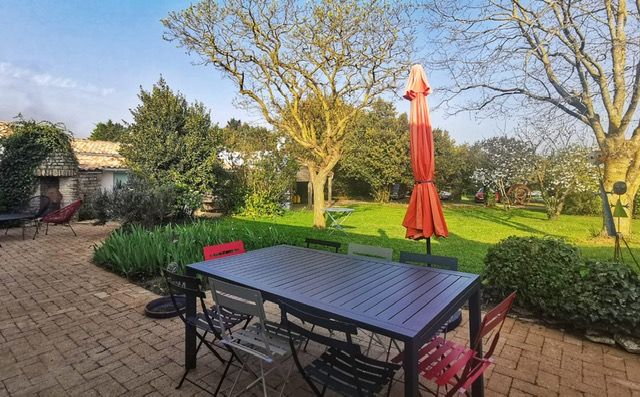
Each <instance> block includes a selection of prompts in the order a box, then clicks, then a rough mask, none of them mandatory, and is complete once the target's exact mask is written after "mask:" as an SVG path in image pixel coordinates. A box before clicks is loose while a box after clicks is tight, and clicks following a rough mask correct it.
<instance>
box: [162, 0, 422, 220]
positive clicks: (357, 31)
mask: <svg viewBox="0 0 640 397" xmlns="http://www.w3.org/2000/svg"><path fill="white" fill-rule="evenodd" d="M408 11H409V9H408V7H406V5H405V4H403V3H401V2H386V1H376V0H366V1H359V0H344V1H339V0H321V1H314V2H301V1H297V0H284V1H282V0H266V1H253V0H221V1H218V0H200V1H199V2H197V3H195V4H193V5H191V6H190V7H188V8H187V9H185V10H183V11H180V12H172V13H170V14H169V16H168V17H167V18H165V19H164V20H163V23H164V25H165V27H166V29H167V34H166V38H168V39H170V40H176V41H178V43H179V44H180V45H181V46H183V47H185V48H187V49H188V50H189V51H192V52H194V53H196V54H197V55H199V56H200V57H201V59H202V60H203V62H204V63H207V64H211V65H213V66H214V67H215V68H216V69H217V70H219V71H221V72H222V73H223V74H224V75H225V76H226V77H228V78H229V79H230V80H231V81H232V82H233V83H234V84H235V85H236V87H237V89H238V93H239V94H240V95H241V98H242V99H243V100H244V104H245V105H247V106H249V107H251V108H254V109H256V110H257V111H258V112H260V114H261V115H262V117H263V118H264V120H265V121H266V122H268V123H269V124H271V125H272V126H273V127H274V128H275V129H277V130H279V131H283V132H285V133H286V134H287V135H288V136H289V137H290V138H291V139H292V140H293V141H294V142H296V143H297V144H298V145H299V147H301V148H303V149H304V151H305V152H306V155H304V156H302V155H301V156H299V159H300V160H301V162H302V164H304V165H306V166H307V168H308V169H309V174H310V178H311V183H312V185H313V208H314V221H313V222H314V226H316V227H325V219H324V213H323V208H324V205H325V199H324V186H325V183H326V180H327V176H328V175H329V173H330V172H331V171H332V170H333V168H334V166H335V165H336V163H337V162H338V160H340V158H341V156H342V151H343V148H344V141H345V137H346V135H347V132H348V130H347V127H348V125H349V122H350V121H352V120H353V118H354V117H355V116H356V114H357V113H358V112H359V111H361V110H362V109H365V108H366V107H368V106H370V105H371V103H372V102H373V101H374V99H375V98H376V96H378V95H379V94H381V93H383V92H386V91H389V90H396V89H397V86H398V82H399V80H400V79H401V78H404V77H406V72H407V71H408V69H409V66H410V62H411V61H410V57H409V56H407V54H412V53H413V52H414V34H413V32H414V29H415V25H414V21H413V20H412V19H411V18H410V17H409V16H408V15H407V13H408ZM309 106H313V107H315V110H316V111H317V112H318V114H320V116H321V118H320V119H321V123H318V119H317V118H316V117H307V112H308V111H309Z"/></svg>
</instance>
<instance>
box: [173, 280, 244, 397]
mask: <svg viewBox="0 0 640 397" xmlns="http://www.w3.org/2000/svg"><path fill="white" fill-rule="evenodd" d="M162 276H163V277H164V279H165V281H166V283H167V288H168V290H169V294H170V296H171V301H172V302H173V306H174V308H175V309H176V311H177V313H178V315H179V316H180V319H181V320H182V322H184V323H185V324H188V325H191V326H194V327H195V328H196V337H197V338H198V339H199V340H200V343H198V346H197V348H196V354H198V351H199V350H200V347H202V345H203V344H204V345H205V346H207V348H209V350H211V352H212V353H213V355H214V356H215V357H216V358H217V359H218V360H220V362H221V363H223V364H224V363H225V362H226V361H227V360H225V359H224V358H222V356H221V355H220V353H219V352H218V350H225V349H224V348H223V347H219V346H218V345H216V340H222V333H223V332H225V330H229V329H232V328H233V327H235V326H236V325H238V324H239V323H241V322H242V321H245V319H246V317H242V316H237V315H236V314H234V313H228V312H226V311H225V312H224V321H225V323H224V325H223V326H220V322H219V321H220V320H219V316H218V309H215V310H212V309H208V308H207V306H206V303H205V301H204V300H205V298H206V293H205V291H204V290H203V289H202V288H201V283H200V279H198V278H197V277H189V276H182V275H179V274H176V273H173V272H170V271H168V270H163V271H162ZM187 294H193V295H195V296H196V298H197V299H198V300H200V305H201V308H202V311H200V312H197V313H196V315H195V316H194V317H186V316H185V314H184V310H183V309H184V308H183V307H180V305H178V302H177V298H178V297H179V296H184V295H187ZM223 311H224V310H223ZM209 334H212V335H213V340H211V341H207V340H206V338H207V336H208V335H209ZM233 354H234V353H233V351H231V355H232V357H233ZM229 361H231V359H229ZM188 373H189V369H188V368H187V369H185V371H184V375H182V379H180V383H178V386H176V389H179V388H180V387H182V384H183V383H184V381H185V380H186V381H188V382H189V383H192V384H193V385H195V386H197V387H199V388H200V389H202V390H204V391H206V392H207V393H210V392H209V391H208V390H207V389H205V388H204V387H202V386H200V385H199V384H197V383H195V382H194V381H192V380H191V379H188V378H187V374H188Z"/></svg>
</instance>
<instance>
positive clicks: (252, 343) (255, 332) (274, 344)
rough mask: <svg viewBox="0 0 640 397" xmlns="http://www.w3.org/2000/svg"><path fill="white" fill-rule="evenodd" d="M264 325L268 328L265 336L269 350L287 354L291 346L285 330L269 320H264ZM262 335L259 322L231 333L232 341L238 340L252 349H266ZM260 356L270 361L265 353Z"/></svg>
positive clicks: (262, 331) (281, 354) (279, 354)
mask: <svg viewBox="0 0 640 397" xmlns="http://www.w3.org/2000/svg"><path fill="white" fill-rule="evenodd" d="M265 326H266V328H267V330H268V331H267V333H266V334H267V335H266V336H267V338H268V342H269V349H270V350H271V352H272V353H274V354H276V355H278V356H280V357H284V356H287V355H289V354H290V353H291V347H290V345H289V338H288V337H287V335H286V330H284V329H281V327H280V326H279V324H276V323H271V322H266V324H265ZM263 335H264V330H263V329H262V327H261V325H260V324H259V323H256V324H251V325H250V326H249V327H247V328H246V329H239V330H237V331H233V333H232V337H233V341H234V342H239V343H240V344H242V345H245V346H247V347H250V348H252V349H258V350H260V351H266V346H265V342H264V340H263ZM223 343H224V342H223ZM260 358H262V359H263V360H265V361H268V362H270V361H271V358H270V357H269V356H268V355H267V354H263V355H262V356H261V357H260Z"/></svg>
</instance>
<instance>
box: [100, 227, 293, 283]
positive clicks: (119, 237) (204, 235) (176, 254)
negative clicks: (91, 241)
mask: <svg viewBox="0 0 640 397" xmlns="http://www.w3.org/2000/svg"><path fill="white" fill-rule="evenodd" d="M234 240H243V241H244V243H245V247H246V248H247V249H249V250H251V249H258V248H263V247H270V246H273V245H278V244H285V243H290V236H289V237H287V236H286V235H285V234H284V233H282V232H281V231H279V230H277V229H274V228H272V227H271V226H267V225H265V226H264V227H253V228H251V229H249V228H247V227H239V226H237V225H234V224H233V223H230V222H215V221H214V222H211V221H198V222H195V223H191V224H185V225H165V226H160V227H156V228H154V229H152V230H147V229H145V228H143V227H141V226H132V227H130V228H128V230H125V229H119V230H116V231H114V232H113V233H111V235H110V236H109V237H108V238H107V239H106V240H105V241H104V242H103V243H102V244H101V245H99V246H96V247H95V251H94V255H93V260H94V262H95V263H97V264H99V265H102V266H104V267H107V268H109V269H111V270H112V271H114V272H116V273H119V274H122V275H124V276H125V277H128V278H132V279H142V278H148V277H154V276H157V275H159V273H160V269H163V268H165V267H166V265H167V264H168V263H170V262H176V263H177V264H178V265H179V266H180V267H181V269H182V270H184V266H185V265H188V264H191V263H195V262H199V261H202V259H203V258H202V247H204V246H206V245H212V244H220V243H225V242H228V241H234Z"/></svg>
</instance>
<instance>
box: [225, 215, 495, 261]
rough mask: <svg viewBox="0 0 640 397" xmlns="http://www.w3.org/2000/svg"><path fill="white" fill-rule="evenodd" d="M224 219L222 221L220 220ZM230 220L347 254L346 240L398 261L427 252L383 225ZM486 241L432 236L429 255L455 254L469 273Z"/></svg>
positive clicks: (300, 243)
mask: <svg viewBox="0 0 640 397" xmlns="http://www.w3.org/2000/svg"><path fill="white" fill-rule="evenodd" d="M221 221H224V220H221ZM233 223H234V224H235V225H237V226H239V227H246V228H247V229H255V228H273V229H274V230H277V231H279V232H281V233H282V234H283V235H284V236H286V238H287V241H283V242H282V243H283V244H291V245H298V246H304V240H305V238H307V237H311V238H316V239H321V240H330V241H337V242H340V243H341V244H342V247H341V248H340V252H341V253H345V254H346V253H347V246H348V245H349V243H351V242H353V243H359V244H368V245H375V246H383V247H389V248H393V258H394V260H398V258H399V256H400V251H408V252H417V253H426V242H425V240H420V241H414V240H408V239H402V238H394V237H389V234H388V232H387V231H386V230H385V229H383V228H378V229H377V234H374V235H367V234H360V233H356V232H355V231H354V230H353V229H356V228H355V227H348V228H345V230H344V231H340V230H337V231H331V229H315V228H313V227H311V226H309V227H304V226H294V225H286V224H280V223H273V222H269V221H268V220H264V219H261V220H252V219H244V218H233ZM488 247H489V244H486V243H482V242H478V241H473V240H468V239H465V238H462V237H461V236H459V235H457V234H455V233H450V234H449V237H448V238H446V239H432V247H431V248H432V254H434V255H443V256H454V257H457V258H458V260H459V262H460V271H465V272H470V273H481V272H482V269H483V259H484V255H485V254H486V252H487V249H488Z"/></svg>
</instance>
